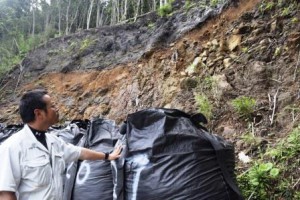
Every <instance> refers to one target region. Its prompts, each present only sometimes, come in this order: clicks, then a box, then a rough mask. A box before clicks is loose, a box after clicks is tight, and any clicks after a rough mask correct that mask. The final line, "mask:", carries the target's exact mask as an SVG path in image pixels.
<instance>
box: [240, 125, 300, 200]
mask: <svg viewBox="0 0 300 200" xmlns="http://www.w3.org/2000/svg"><path fill="white" fill-rule="evenodd" d="M299 153H300V126H298V127H297V128H295V129H294V130H292V131H291V133H290V134H289V135H288V136H287V137H285V138H283V139H281V141H280V142H278V143H276V145H275V146H272V147H268V148H267V149H266V150H265V152H264V151H261V152H259V154H258V159H257V160H256V161H254V162H253V163H252V166H250V167H249V169H247V170H246V171H245V172H242V173H241V174H240V175H238V176H237V179H238V183H239V187H240V188H241V190H242V192H243V194H244V197H247V198H246V199H253V200H261V199H270V198H271V197H272V199H299V197H300V196H299V194H300V193H299V192H298V191H297V187H295V186H296V185H297V184H298V182H297V181H298V180H299V175H298V174H295V173H294V172H295V171H297V170H298V168H299V163H300V158H299ZM252 160H254V159H253V158H252ZM262 160H263V161H262Z"/></svg>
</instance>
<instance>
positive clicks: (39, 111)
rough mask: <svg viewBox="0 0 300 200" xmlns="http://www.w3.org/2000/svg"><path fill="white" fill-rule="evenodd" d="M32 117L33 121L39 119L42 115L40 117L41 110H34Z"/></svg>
mask: <svg viewBox="0 0 300 200" xmlns="http://www.w3.org/2000/svg"><path fill="white" fill-rule="evenodd" d="M33 112H34V117H35V119H39V118H41V117H42V116H43V115H42V110H41V109H34V111H33Z"/></svg>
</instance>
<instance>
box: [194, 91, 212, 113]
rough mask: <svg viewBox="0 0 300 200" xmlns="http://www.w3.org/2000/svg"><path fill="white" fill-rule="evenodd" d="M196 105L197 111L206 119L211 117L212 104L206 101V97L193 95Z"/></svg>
mask: <svg viewBox="0 0 300 200" xmlns="http://www.w3.org/2000/svg"><path fill="white" fill-rule="evenodd" d="M195 100H196V104H197V106H198V111H199V112H201V113H202V114H203V115H204V116H205V117H207V119H210V118H211V117H212V108H213V107H212V104H211V103H210V101H209V100H208V98H207V96H205V95H200V94H196V95H195Z"/></svg>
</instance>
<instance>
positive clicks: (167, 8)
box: [157, 3, 172, 17]
mask: <svg viewBox="0 0 300 200" xmlns="http://www.w3.org/2000/svg"><path fill="white" fill-rule="evenodd" d="M157 12H158V15H159V16H161V17H165V16H167V15H168V14H170V13H171V12H172V5H171V4H170V3H168V4H166V5H164V6H161V7H160V8H159V9H158V10H157Z"/></svg>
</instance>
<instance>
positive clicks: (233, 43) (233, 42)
mask: <svg viewBox="0 0 300 200" xmlns="http://www.w3.org/2000/svg"><path fill="white" fill-rule="evenodd" d="M241 40H242V36H241V35H232V36H231V37H230V38H229V39H228V40H227V45H228V48H229V50H230V51H234V50H235V49H236V48H237V46H239V45H240V44H241Z"/></svg>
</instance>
